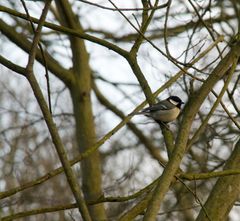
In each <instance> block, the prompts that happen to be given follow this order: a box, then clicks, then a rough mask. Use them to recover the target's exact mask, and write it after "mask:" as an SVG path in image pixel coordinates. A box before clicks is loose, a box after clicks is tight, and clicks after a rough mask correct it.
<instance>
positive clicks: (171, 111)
mask: <svg viewBox="0 0 240 221" xmlns="http://www.w3.org/2000/svg"><path fill="white" fill-rule="evenodd" d="M182 104H184V102H183V101H182V100H181V99H180V98H179V97H178V96H170V97H168V98H167V99H165V100H161V101H159V102H158V103H156V104H153V105H152V106H150V107H147V108H144V109H142V111H140V112H138V113H135V114H133V115H145V116H147V117H150V118H152V119H154V120H155V121H157V122H162V123H169V122H172V121H174V120H175V119H176V118H177V117H178V115H179V114H180V111H181V105H182Z"/></svg>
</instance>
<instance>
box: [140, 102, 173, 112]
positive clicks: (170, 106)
mask: <svg viewBox="0 0 240 221" xmlns="http://www.w3.org/2000/svg"><path fill="white" fill-rule="evenodd" d="M173 108H175V106H174V105H173V104H171V103H169V102H168V101H167V100H163V101H160V102H158V103H156V104H154V105H152V106H151V107H147V108H145V109H143V110H142V111H141V113H150V112H154V111H159V110H169V109H173Z"/></svg>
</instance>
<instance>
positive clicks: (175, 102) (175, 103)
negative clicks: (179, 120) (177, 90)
mask: <svg viewBox="0 0 240 221" xmlns="http://www.w3.org/2000/svg"><path fill="white" fill-rule="evenodd" d="M169 102H171V103H172V104H173V105H175V106H176V105H178V104H179V103H178V102H177V101H174V100H172V99H169Z"/></svg>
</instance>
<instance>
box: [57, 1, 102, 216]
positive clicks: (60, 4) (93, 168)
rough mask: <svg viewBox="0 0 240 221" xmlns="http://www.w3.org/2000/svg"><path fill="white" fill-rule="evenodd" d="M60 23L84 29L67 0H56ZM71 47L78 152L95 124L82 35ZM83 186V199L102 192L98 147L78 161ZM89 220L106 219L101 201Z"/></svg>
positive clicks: (90, 142) (84, 147) (88, 142)
mask: <svg viewBox="0 0 240 221" xmlns="http://www.w3.org/2000/svg"><path fill="white" fill-rule="evenodd" d="M55 4H56V6H57V9H58V13H59V18H60V19H61V23H62V24H64V25H65V26H67V27H71V28H73V29H76V30H79V31H83V29H82V27H81V24H80V22H79V20H78V18H77V17H76V15H75V14H74V12H73V11H72V8H71V5H70V3H69V1H68V0H56V1H55ZM69 40H70V44H71V50H72V63H73V66H72V71H73V78H74V80H73V83H72V84H71V85H68V88H69V90H70V93H71V97H72V103H73V111H74V117H75V122H76V141H77V144H78V147H79V151H80V152H84V151H86V150H87V149H88V148H89V147H91V146H92V145H93V144H94V143H95V142H96V134H95V126H94V120H93V113H92V103H91V97H90V93H91V69H90V66H89V56H88V53H87V50H86V47H85V43H84V41H83V40H82V39H80V38H76V37H70V36H69ZM81 170H82V187H83V193H84V196H85V199H86V200H94V199H97V198H98V197H100V196H101V195H102V185H101V184H102V182H101V165H100V156H99V153H98V151H96V152H95V153H93V154H92V155H91V156H90V157H88V158H87V159H84V160H83V161H82V162H81ZM89 210H90V215H91V217H92V220H96V221H99V220H106V214H105V209H104V206H103V204H98V205H93V206H89Z"/></svg>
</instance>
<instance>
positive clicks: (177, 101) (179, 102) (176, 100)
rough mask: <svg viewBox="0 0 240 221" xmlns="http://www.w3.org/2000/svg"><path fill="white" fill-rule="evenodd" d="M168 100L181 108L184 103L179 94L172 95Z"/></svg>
mask: <svg viewBox="0 0 240 221" xmlns="http://www.w3.org/2000/svg"><path fill="white" fill-rule="evenodd" d="M167 100H168V101H169V102H171V103H172V104H174V105H175V106H177V107H179V108H180V107H181V105H182V104H184V102H183V101H182V100H181V99H180V98H179V97H178V96H170V97H169V98H168V99H167Z"/></svg>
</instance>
